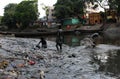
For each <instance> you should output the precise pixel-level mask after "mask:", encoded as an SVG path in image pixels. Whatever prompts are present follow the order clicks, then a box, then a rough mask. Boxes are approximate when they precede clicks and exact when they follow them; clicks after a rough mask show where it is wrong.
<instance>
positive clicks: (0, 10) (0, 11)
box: [0, 0, 57, 17]
mask: <svg viewBox="0 0 120 79" xmlns="http://www.w3.org/2000/svg"><path fill="white" fill-rule="evenodd" d="M21 1H23V0H2V1H1V2H0V16H3V13H4V7H5V6H6V5H8V4H9V3H20V2H21ZM56 2H57V0H38V11H39V12H40V17H43V16H45V11H44V10H43V9H42V8H41V4H42V3H44V4H45V5H47V6H52V5H53V4H55V3H56Z"/></svg>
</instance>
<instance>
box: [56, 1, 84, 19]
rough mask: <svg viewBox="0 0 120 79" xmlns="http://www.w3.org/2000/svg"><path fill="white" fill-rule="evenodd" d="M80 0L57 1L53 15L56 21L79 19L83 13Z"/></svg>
mask: <svg viewBox="0 0 120 79" xmlns="http://www.w3.org/2000/svg"><path fill="white" fill-rule="evenodd" d="M83 10H84V3H83V1H82V0H58V1H57V3H56V4H55V15H56V17H57V18H58V19H64V18H69V17H80V16H81V15H82V14H83V13H84V12H83Z"/></svg>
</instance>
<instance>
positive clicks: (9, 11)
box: [1, 3, 17, 28]
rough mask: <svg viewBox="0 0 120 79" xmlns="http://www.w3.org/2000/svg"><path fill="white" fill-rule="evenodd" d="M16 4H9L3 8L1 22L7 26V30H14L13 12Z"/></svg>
mask: <svg viewBox="0 0 120 79" xmlns="http://www.w3.org/2000/svg"><path fill="white" fill-rule="evenodd" d="M16 7H17V4H14V3H11V4H8V5H6V6H5V8H4V16H3V18H2V20H1V22H2V23H3V24H5V25H7V26H8V28H14V27H15V26H16V19H15V16H14V15H15V10H16Z"/></svg>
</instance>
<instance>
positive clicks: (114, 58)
mask: <svg viewBox="0 0 120 79" xmlns="http://www.w3.org/2000/svg"><path fill="white" fill-rule="evenodd" d="M106 53H108V56H106V57H107V58H106V59H105V60H104V61H101V59H99V58H98V57H97V56H98V55H96V54H94V55H92V59H93V60H92V62H93V63H96V64H98V65H99V68H98V71H102V72H105V73H106V74H108V75H111V76H119V75H120V62H119V61H120V50H110V51H108V52H106ZM93 63H92V64H93Z"/></svg>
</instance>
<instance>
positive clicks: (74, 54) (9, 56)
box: [0, 37, 120, 79]
mask: <svg viewBox="0 0 120 79" xmlns="http://www.w3.org/2000/svg"><path fill="white" fill-rule="evenodd" d="M38 42H39V39H31V38H30V39H29V38H27V39H26V38H12V37H2V38H1V39H0V44H1V45H2V48H0V49H2V50H4V51H0V58H1V60H0V79H79V78H89V79H101V78H100V77H102V78H103V77H104V78H105V79H111V78H112V79H117V78H113V77H109V76H106V75H104V74H102V73H100V74H99V73H95V72H94V70H95V68H94V67H93V65H91V64H90V63H89V61H90V60H91V54H92V53H93V50H92V49H85V47H84V46H77V47H69V46H67V45H63V51H62V52H61V53H57V51H56V47H55V42H52V41H47V43H48V47H47V48H46V49H42V48H41V49H34V48H33V47H34V46H35V45H36V43H38ZM99 47H100V46H98V49H97V50H95V49H94V52H95V53H97V52H98V53H101V52H102V53H104V52H105V53H106V51H107V50H106V47H107V49H108V48H110V47H109V45H106V46H102V45H101V47H100V49H99ZM104 47H105V48H104ZM112 48H117V49H120V48H119V47H111V48H110V49H108V50H111V49H112ZM99 75H100V76H99Z"/></svg>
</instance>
